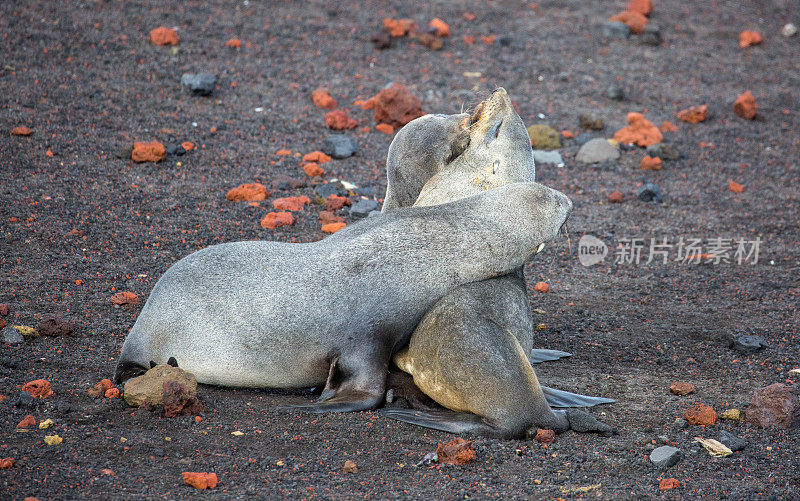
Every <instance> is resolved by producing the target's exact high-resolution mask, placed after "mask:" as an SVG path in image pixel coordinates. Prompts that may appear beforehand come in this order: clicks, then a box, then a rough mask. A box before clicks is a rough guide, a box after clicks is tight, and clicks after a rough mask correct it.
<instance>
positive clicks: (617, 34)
mask: <svg viewBox="0 0 800 501" xmlns="http://www.w3.org/2000/svg"><path fill="white" fill-rule="evenodd" d="M603 36H604V37H606V38H628V37H629V36H631V29H630V28H629V27H628V25H627V24H625V23H621V22H619V21H606V22H604V23H603Z"/></svg>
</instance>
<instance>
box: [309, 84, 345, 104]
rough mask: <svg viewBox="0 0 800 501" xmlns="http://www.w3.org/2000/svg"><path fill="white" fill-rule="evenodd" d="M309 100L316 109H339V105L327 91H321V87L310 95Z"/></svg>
mask: <svg viewBox="0 0 800 501" xmlns="http://www.w3.org/2000/svg"><path fill="white" fill-rule="evenodd" d="M311 100H312V101H314V105H315V106H316V107H317V108H322V109H325V110H335V109H336V108H338V107H339V103H337V102H336V99H334V98H333V97H332V96H331V93H330V92H328V89H323V88H322V87H320V88H319V89H317V90H315V91H314V92H312V93H311Z"/></svg>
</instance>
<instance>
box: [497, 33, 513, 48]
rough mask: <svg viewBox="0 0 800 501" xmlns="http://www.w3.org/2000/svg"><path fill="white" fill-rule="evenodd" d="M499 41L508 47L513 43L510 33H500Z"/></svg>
mask: <svg viewBox="0 0 800 501" xmlns="http://www.w3.org/2000/svg"><path fill="white" fill-rule="evenodd" d="M497 43H499V44H500V45H501V46H503V47H508V46H509V45H511V37H509V36H508V35H500V38H498V39H497Z"/></svg>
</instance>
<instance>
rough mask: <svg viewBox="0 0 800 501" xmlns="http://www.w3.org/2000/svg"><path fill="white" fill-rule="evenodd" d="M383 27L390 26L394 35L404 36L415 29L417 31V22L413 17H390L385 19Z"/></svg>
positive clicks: (390, 30)
mask: <svg viewBox="0 0 800 501" xmlns="http://www.w3.org/2000/svg"><path fill="white" fill-rule="evenodd" d="M383 27H384V28H388V29H389V32H391V34H392V36H393V37H404V36H406V35H408V34H409V33H411V32H413V31H417V23H415V22H414V20H413V19H408V18H404V19H390V18H388V17H387V18H386V19H384V20H383Z"/></svg>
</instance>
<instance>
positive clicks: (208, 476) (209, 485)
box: [182, 471, 217, 489]
mask: <svg viewBox="0 0 800 501" xmlns="http://www.w3.org/2000/svg"><path fill="white" fill-rule="evenodd" d="M182 475H183V481H184V482H186V483H187V484H189V485H191V486H192V487H194V488H195V489H213V488H214V487H216V486H217V474H216V473H205V472H202V473H198V472H193V471H185V472H183V473H182Z"/></svg>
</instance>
